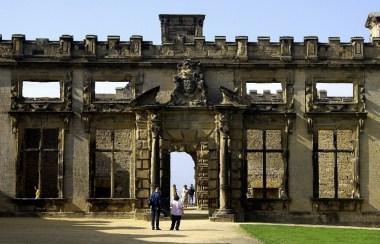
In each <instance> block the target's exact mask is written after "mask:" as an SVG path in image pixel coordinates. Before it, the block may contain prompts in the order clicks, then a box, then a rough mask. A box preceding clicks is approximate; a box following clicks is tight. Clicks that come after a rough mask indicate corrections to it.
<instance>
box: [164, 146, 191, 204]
mask: <svg viewBox="0 0 380 244" xmlns="http://www.w3.org/2000/svg"><path fill="white" fill-rule="evenodd" d="M174 184H175V185H176V189H177V194H178V195H179V196H180V197H181V198H183V187H184V185H186V186H187V189H190V186H191V185H192V186H193V187H194V186H195V162H194V159H193V157H192V156H191V155H190V154H188V153H186V152H171V153H170V185H171V186H172V188H173V185H174ZM173 193H174V191H173V189H171V191H170V199H173V197H174V196H173ZM192 199H193V200H194V199H195V198H194V196H193V198H192ZM182 200H184V199H182ZM190 200H191V199H190V195H188V198H187V204H185V206H189V207H190V206H196V204H190V203H191V201H190Z"/></svg>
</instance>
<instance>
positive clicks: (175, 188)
mask: <svg viewBox="0 0 380 244" xmlns="http://www.w3.org/2000/svg"><path fill="white" fill-rule="evenodd" d="M175 196H178V193H177V186H176V184H173V186H172V197H173V198H172V199H174V198H175Z"/></svg>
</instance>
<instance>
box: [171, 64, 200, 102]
mask: <svg viewBox="0 0 380 244" xmlns="http://www.w3.org/2000/svg"><path fill="white" fill-rule="evenodd" d="M177 70H178V72H177V75H176V76H174V82H175V85H176V86H175V89H174V91H173V93H172V95H171V100H170V103H169V104H170V105H182V106H204V105H207V95H206V85H205V81H204V79H203V74H202V73H201V71H200V62H199V61H198V62H195V61H192V60H190V59H186V60H184V61H183V62H182V63H180V64H178V65H177Z"/></svg>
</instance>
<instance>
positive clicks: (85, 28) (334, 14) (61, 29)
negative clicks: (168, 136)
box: [0, 0, 380, 186]
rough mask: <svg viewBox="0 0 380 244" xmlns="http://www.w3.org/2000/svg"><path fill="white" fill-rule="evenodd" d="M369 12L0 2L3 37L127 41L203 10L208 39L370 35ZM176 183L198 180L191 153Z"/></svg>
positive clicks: (255, 4)
mask: <svg viewBox="0 0 380 244" xmlns="http://www.w3.org/2000/svg"><path fill="white" fill-rule="evenodd" d="M369 12H380V0H318V1H307V0H294V1H292V0H288V1H281V0H265V1H256V0H233V1H231V0H228V1H226V0H191V1H185V0H184V1H180V0H160V1H159V0H138V1H135V0H134V1H131V0H103V1H101V0H91V1H90V0H61V1H52V0H5V1H3V2H2V4H1V8H0V34H2V38H3V40H9V39H11V36H12V34H25V35H26V39H28V40H34V39H35V38H49V39H50V40H58V39H59V37H60V36H61V35H63V34H70V35H73V36H74V40H83V39H84V38H85V36H86V35H87V34H95V35H98V40H100V41H105V40H106V39H107V36H108V35H119V36H120V37H121V40H122V41H128V40H129V37H130V36H131V35H142V36H143V39H144V40H145V41H153V42H154V44H160V43H161V36H160V35H161V33H160V22H159V19H158V15H159V14H205V15H206V19H205V22H204V27H203V32H204V36H205V37H206V41H213V40H214V36H226V37H227V41H234V40H235V36H240V35H242V36H248V39H249V41H256V40H257V36H270V38H271V41H273V42H277V41H278V40H279V37H280V36H293V37H294V40H295V42H303V38H304V36H311V35H312V36H318V37H319V41H320V42H327V41H328V37H331V36H333V37H340V38H341V41H342V42H349V41H350V38H351V37H353V36H362V37H364V38H365V41H366V42H368V41H369V32H368V30H367V29H366V28H365V27H364V24H365V21H366V19H367V16H368V13H369ZM172 166H173V167H172V176H173V178H172V183H176V184H177V185H178V186H183V185H184V184H189V183H192V182H194V170H193V167H194V162H192V160H191V159H190V156H189V155H186V154H185V153H182V154H174V153H173V154H172Z"/></svg>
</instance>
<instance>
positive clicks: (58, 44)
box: [0, 13, 380, 65]
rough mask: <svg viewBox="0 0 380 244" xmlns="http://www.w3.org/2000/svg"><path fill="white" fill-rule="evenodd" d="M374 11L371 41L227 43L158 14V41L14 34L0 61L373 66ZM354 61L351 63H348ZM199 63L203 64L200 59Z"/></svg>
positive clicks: (191, 22) (379, 47)
mask: <svg viewBox="0 0 380 244" xmlns="http://www.w3.org/2000/svg"><path fill="white" fill-rule="evenodd" d="M379 16H380V14H379V13H371V14H370V15H369V17H368V20H367V22H366V27H367V28H369V29H370V32H371V41H370V42H364V38H363V37H352V38H351V39H350V41H348V42H341V41H340V38H339V37H329V39H328V42H326V43H321V42H319V40H318V37H317V36H306V37H304V40H303V42H295V41H294V38H293V37H291V36H281V37H280V38H279V40H278V41H271V39H270V37H266V36H259V37H258V38H257V41H253V42H252V41H249V39H248V37H247V36H236V37H235V40H234V41H227V40H226V37H225V36H215V38H214V40H213V41H207V40H206V38H205V37H204V36H203V22H204V19H205V16H204V15H175V14H174V15H171V14H163V15H160V16H159V18H160V21H161V40H162V43H161V44H159V45H155V44H153V42H151V41H144V40H143V37H142V36H140V35H132V36H131V37H130V38H129V40H120V37H119V36H114V35H112V36H108V37H107V40H105V41H102V40H99V39H98V37H97V36H96V35H86V37H85V39H84V40H81V41H78V40H74V37H73V36H72V35H62V36H60V37H59V40H58V41H51V40H49V39H45V38H37V39H36V40H27V39H26V37H25V35H22V34H14V35H12V38H11V40H3V38H2V36H1V35H0V63H7V62H8V63H13V62H14V60H17V61H31V62H33V61H38V62H51V61H57V59H58V60H65V61H68V60H70V62H72V63H89V62H90V63H91V62H102V63H103V62H115V60H117V62H121V63H123V62H124V63H125V62H137V61H148V62H149V61H154V60H164V59H179V60H183V59H189V58H190V59H206V60H207V59H210V60H211V59H212V60H221V61H222V62H225V63H232V64H233V63H253V64H263V65H265V64H269V62H270V64H299V65H302V64H304V65H310V64H332V62H330V61H334V64H339V63H343V64H347V63H349V64H350V65H360V64H361V63H362V62H363V63H365V64H367V63H370V64H377V63H378V62H379V61H378V60H380V37H379V35H378V29H379V28H380V27H379V25H380V24H379V22H380V21H379V20H380V17H379ZM352 60H355V62H351V61H352ZM203 63H205V62H203Z"/></svg>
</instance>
